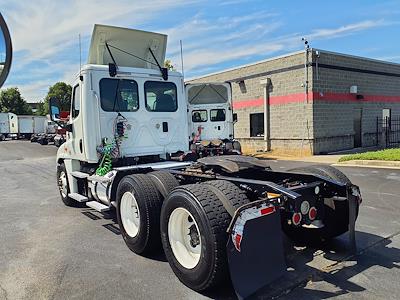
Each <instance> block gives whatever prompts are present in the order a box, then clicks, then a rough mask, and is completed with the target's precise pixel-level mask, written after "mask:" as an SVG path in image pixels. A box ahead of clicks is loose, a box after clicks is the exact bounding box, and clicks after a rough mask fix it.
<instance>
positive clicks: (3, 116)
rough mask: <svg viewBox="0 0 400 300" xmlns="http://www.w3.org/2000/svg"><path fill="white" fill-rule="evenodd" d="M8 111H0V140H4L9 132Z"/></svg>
mask: <svg viewBox="0 0 400 300" xmlns="http://www.w3.org/2000/svg"><path fill="white" fill-rule="evenodd" d="M8 118H9V117H8V113H0V141H4V140H5V139H6V137H7V135H8V134H9V133H10V122H9V120H8Z"/></svg>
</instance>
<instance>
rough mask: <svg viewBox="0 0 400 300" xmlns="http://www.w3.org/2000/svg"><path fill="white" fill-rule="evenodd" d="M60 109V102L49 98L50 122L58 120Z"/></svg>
mask: <svg viewBox="0 0 400 300" xmlns="http://www.w3.org/2000/svg"><path fill="white" fill-rule="evenodd" d="M60 107H61V105H60V101H59V100H58V99H57V98H55V97H51V98H50V101H49V113H50V120H52V121H54V122H58V121H59V120H60V112H61V109H60Z"/></svg>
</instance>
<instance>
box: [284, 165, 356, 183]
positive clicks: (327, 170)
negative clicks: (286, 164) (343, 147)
mask: <svg viewBox="0 0 400 300" xmlns="http://www.w3.org/2000/svg"><path fill="white" fill-rule="evenodd" d="M292 171H294V172H296V173H305V174H311V175H321V176H325V177H328V178H330V179H333V180H336V181H337V182H340V183H343V184H352V183H351V181H350V179H349V178H348V177H347V176H346V175H344V174H343V173H342V172H341V171H339V170H338V169H336V168H334V167H332V166H328V165H314V166H309V167H302V168H295V169H291V170H289V172H292Z"/></svg>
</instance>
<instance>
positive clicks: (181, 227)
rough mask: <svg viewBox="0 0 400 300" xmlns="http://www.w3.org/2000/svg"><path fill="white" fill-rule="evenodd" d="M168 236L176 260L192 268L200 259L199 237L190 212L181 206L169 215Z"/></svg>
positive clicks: (187, 267)
mask: <svg viewBox="0 0 400 300" xmlns="http://www.w3.org/2000/svg"><path fill="white" fill-rule="evenodd" d="M168 238H169V244H170V245H171V249H172V252H173V253H174V256H175V258H176V260H177V261H178V262H179V263H180V264H181V265H182V266H183V267H185V268H186V269H193V268H194V267H196V266H197V264H198V263H199V261H200V255H201V237H200V231H199V227H198V225H197V223H196V220H195V219H194V218H193V216H192V214H191V213H190V212H189V211H187V210H186V209H184V208H182V207H178V208H176V209H175V210H174V211H173V212H172V213H171V216H170V217H169V221H168Z"/></svg>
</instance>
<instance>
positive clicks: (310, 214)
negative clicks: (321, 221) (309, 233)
mask: <svg viewBox="0 0 400 300" xmlns="http://www.w3.org/2000/svg"><path fill="white" fill-rule="evenodd" d="M308 217H309V218H310V220H314V219H315V218H316V217H317V209H316V208H315V207H311V208H310V211H309V212H308Z"/></svg>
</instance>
